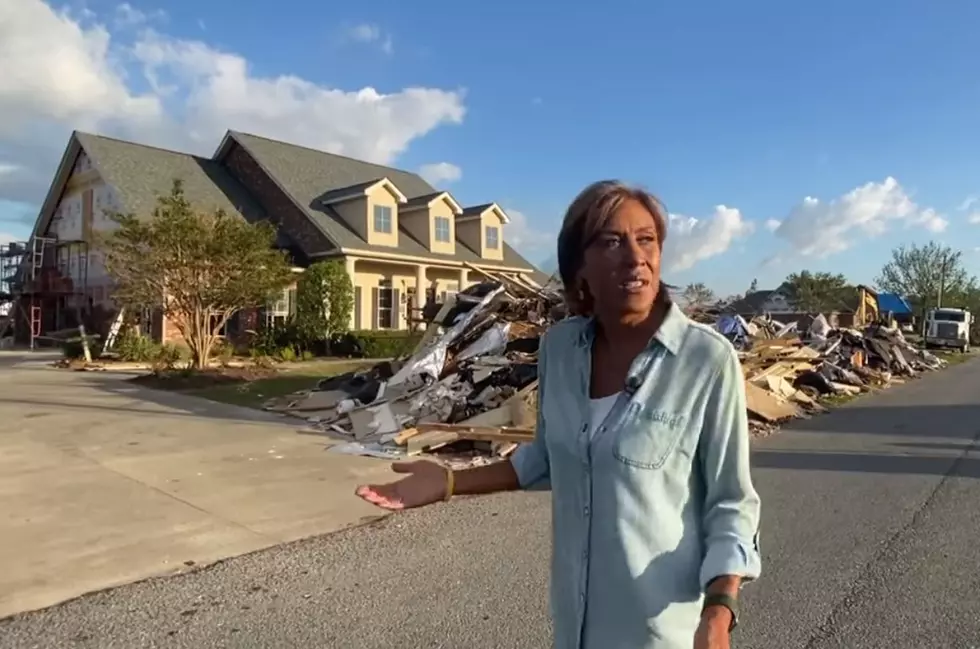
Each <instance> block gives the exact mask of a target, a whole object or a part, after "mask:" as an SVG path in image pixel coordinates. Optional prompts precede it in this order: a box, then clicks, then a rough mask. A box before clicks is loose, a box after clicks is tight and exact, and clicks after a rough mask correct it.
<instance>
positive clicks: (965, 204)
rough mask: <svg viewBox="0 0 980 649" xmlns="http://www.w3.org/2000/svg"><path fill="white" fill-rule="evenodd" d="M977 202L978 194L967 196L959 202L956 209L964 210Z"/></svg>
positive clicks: (979, 198)
mask: <svg viewBox="0 0 980 649" xmlns="http://www.w3.org/2000/svg"><path fill="white" fill-rule="evenodd" d="M978 202H980V196H967V197H966V198H964V199H963V202H962V203H960V206H959V207H958V208H956V209H958V210H959V211H960V212H966V211H967V210H969V209H970V208H972V207H973V206H974V205H976V204H977V203H978Z"/></svg>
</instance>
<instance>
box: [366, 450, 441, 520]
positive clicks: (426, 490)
mask: <svg viewBox="0 0 980 649" xmlns="http://www.w3.org/2000/svg"><path fill="white" fill-rule="evenodd" d="M391 470H392V471H394V472H395V473H407V474H408V475H407V476H405V477H404V478H402V479H401V480H398V481H397V482H389V483H388V484H381V485H361V486H360V487H358V488H357V491H355V493H356V494H357V495H358V496H360V497H361V498H363V499H364V500H366V501H368V502H369V503H373V504H375V505H377V506H378V507H384V508H385V509H410V508H412V507H422V506H424V505H431V504H432V503H436V502H439V501H440V500H445V499H446V490H447V489H448V488H449V480H448V477H447V476H446V472H447V471H450V470H451V469H448V468H446V467H444V466H440V465H438V464H436V463H435V462H427V461H425V460H418V461H415V462H395V463H394V464H392V465H391Z"/></svg>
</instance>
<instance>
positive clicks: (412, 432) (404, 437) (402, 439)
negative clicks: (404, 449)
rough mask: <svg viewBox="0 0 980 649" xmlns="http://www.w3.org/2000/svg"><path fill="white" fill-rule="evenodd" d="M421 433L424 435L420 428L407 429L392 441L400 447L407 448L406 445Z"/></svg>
mask: <svg viewBox="0 0 980 649" xmlns="http://www.w3.org/2000/svg"><path fill="white" fill-rule="evenodd" d="M421 433H422V431H420V430H419V429H418V428H406V429H405V430H403V431H402V432H400V433H398V434H397V435H395V438H394V439H393V440H392V441H393V442H394V443H395V444H398V445H399V446H405V443H406V442H407V441H408V440H409V439H411V438H412V437H415V436H416V435H419V434H421Z"/></svg>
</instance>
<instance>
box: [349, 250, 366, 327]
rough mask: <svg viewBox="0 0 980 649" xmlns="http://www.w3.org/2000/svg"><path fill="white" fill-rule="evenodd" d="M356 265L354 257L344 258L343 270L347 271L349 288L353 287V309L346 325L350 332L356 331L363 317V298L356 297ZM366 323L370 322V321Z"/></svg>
mask: <svg viewBox="0 0 980 649" xmlns="http://www.w3.org/2000/svg"><path fill="white" fill-rule="evenodd" d="M356 263H357V259H355V258H354V257H344V270H345V271H347V276H348V277H350V283H351V286H353V287H354V307H353V308H352V309H351V310H350V322H349V323H348V325H347V326H348V327H349V328H350V329H351V330H354V329H357V325H358V324H359V323H360V322H362V316H363V315H364V304H363V301H364V298H363V296H359V295H358V288H357V275H356V274H355V272H354V265H355V264H356ZM358 297H360V299H358ZM368 297H370V296H368ZM368 321H369V322H370V319H369V320H368Z"/></svg>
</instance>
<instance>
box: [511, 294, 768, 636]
mask: <svg viewBox="0 0 980 649" xmlns="http://www.w3.org/2000/svg"><path fill="white" fill-rule="evenodd" d="M593 331H594V326H593V323H592V321H591V320H589V319H586V318H581V317H578V318H569V319H567V320H564V321H562V322H560V323H558V324H556V325H555V326H553V327H552V328H551V329H550V330H549V331H548V332H547V334H545V336H544V338H543V340H542V342H541V347H540V351H539V356H538V378H539V385H538V404H539V409H538V424H537V434H536V435H535V440H534V442H533V443H530V444H526V445H524V446H522V447H521V448H520V449H518V451H517V452H516V453H515V454H514V456H513V457H512V460H511V461H512V463H513V466H514V469H515V470H516V472H517V475H518V478H519V479H520V482H521V486H522V487H524V488H535V487H539V486H548V485H550V486H551V489H552V535H553V549H552V561H551V610H552V616H553V619H554V633H555V641H554V646H555V648H556V649H690V648H691V647H692V646H693V643H694V633H695V631H696V630H697V626H698V622H699V621H700V617H701V605H702V600H703V592H704V589H705V587H706V585H707V584H708V582H709V581H711V580H712V579H714V578H715V577H718V576H721V575H740V576H742V577H743V578H744V579H746V580H747V579H754V578H756V577H758V576H759V572H760V570H761V560H760V556H759V547H758V529H759V507H760V503H759V496H758V494H757V493H756V491H755V488H754V487H753V486H752V479H751V476H750V472H749V431H748V419H747V417H746V411H745V387H744V385H743V383H742V371H741V367H740V365H739V361H738V356H737V355H736V353H735V350H734V348H733V347H732V345H731V344H730V343H729V342H728V341H727V340H726V339H725V338H724V337H722V336H721V335H720V334H719V333H717V332H716V331H714V330H712V329H710V328H708V327H705V326H702V325H700V324H697V323H695V322H692V321H691V320H689V319H688V318H687V316H685V315H684V314H683V313H682V312H681V311H680V309H678V308H677V307H676V306H671V308H670V311H669V313H668V315H667V317H666V319H665V320H664V323H663V325H662V326H661V328H660V330H659V331H658V333H657V334H656V335H655V336H654V338H653V340H651V342H650V345H649V346H648V347H647V348H646V349H645V350H644V351H643V352H642V353H641V354H640V355H639V356H637V358H636V359H635V360H634V362H633V365H632V366H631V368H630V372H629V376H628V379H627V382H626V386H625V389H624V391H623V393H622V394H621V395H620V396H619V398H618V400H617V401H616V404H615V405H614V406H613V407H612V410H611V411H610V412H609V415H608V416H607V417H606V419H605V420H604V422H603V424H602V425H601V426H600V427H599V428H598V429H597V430H596V431H595V433H594V435H590V434H589V427H590V423H591V422H590V412H589V381H590V377H591V365H592V361H591V358H592V354H591V346H592V338H593Z"/></svg>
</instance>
